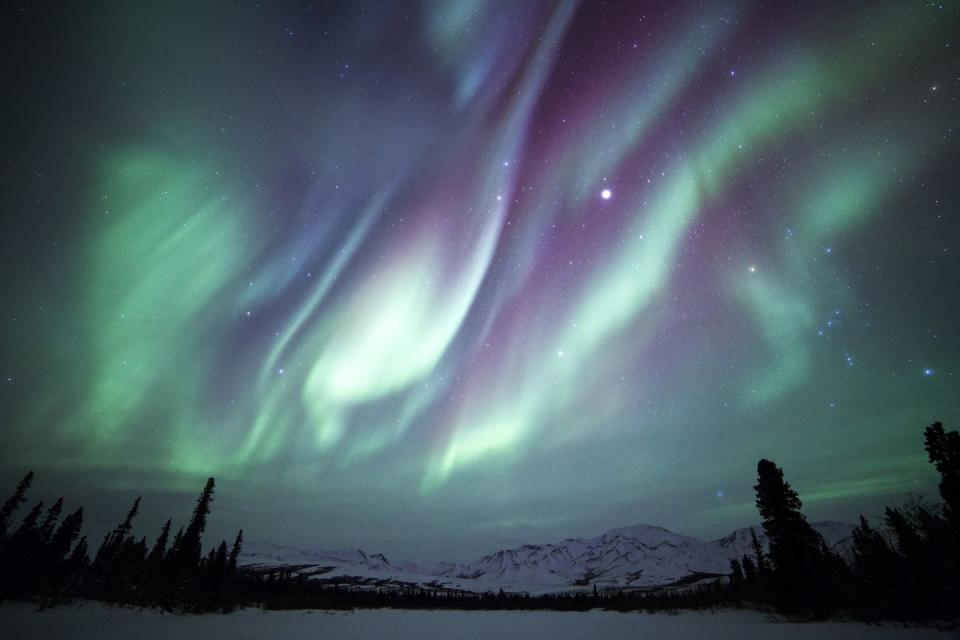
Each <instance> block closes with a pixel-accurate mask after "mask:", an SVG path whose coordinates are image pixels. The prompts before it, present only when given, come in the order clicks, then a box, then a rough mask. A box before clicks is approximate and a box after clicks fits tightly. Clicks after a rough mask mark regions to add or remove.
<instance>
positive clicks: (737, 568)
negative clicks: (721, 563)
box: [730, 558, 743, 585]
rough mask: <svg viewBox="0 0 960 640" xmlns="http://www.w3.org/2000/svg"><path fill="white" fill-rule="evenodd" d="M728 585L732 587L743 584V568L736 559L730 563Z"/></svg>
mask: <svg viewBox="0 0 960 640" xmlns="http://www.w3.org/2000/svg"><path fill="white" fill-rule="evenodd" d="M730 583H731V584H734V585H740V584H742V583H743V566H741V564H740V561H739V560H737V559H736V558H734V559H733V560H731V561H730Z"/></svg>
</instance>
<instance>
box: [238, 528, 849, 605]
mask: <svg viewBox="0 0 960 640" xmlns="http://www.w3.org/2000/svg"><path fill="white" fill-rule="evenodd" d="M811 524H812V526H813V527H814V528H815V529H816V530H817V531H818V532H819V533H820V534H821V535H823V537H824V540H825V541H826V542H827V544H828V545H829V546H830V547H832V548H834V549H837V550H838V551H841V552H843V551H845V550H846V548H847V547H848V546H849V537H850V532H851V530H852V529H853V526H854V525H852V524H848V523H843V522H831V521H824V522H814V523H811ZM751 529H752V530H753V531H754V532H755V533H756V534H757V539H758V540H759V541H760V542H761V544H763V545H764V547H766V546H767V539H766V536H765V535H764V533H763V528H762V527H761V526H759V525H753V526H751V527H743V528H740V529H736V530H734V531H732V532H731V533H729V534H728V535H726V536H723V537H722V538H718V539H716V540H702V539H700V538H694V537H691V536H685V535H682V534H678V533H675V532H673V531H670V530H669V529H664V528H663V527H658V526H654V525H644V524H638V525H632V526H628V527H619V528H616V529H610V530H609V531H606V532H604V533H602V534H600V535H598V536H593V537H589V538H567V539H565V540H563V541H560V542H553V543H542V544H524V545H521V546H518V547H512V548H505V549H499V550H497V551H495V552H493V553H491V554H488V555H486V556H483V557H482V558H480V559H479V560H477V561H475V562H469V563H451V562H391V561H390V560H389V559H388V558H387V557H386V556H384V555H383V554H380V553H377V554H368V553H366V552H364V551H363V550H361V549H331V550H322V549H318V550H302V549H294V548H290V547H283V546H280V545H273V544H268V543H256V542H254V543H250V544H249V545H248V546H247V547H246V548H245V549H244V552H243V553H242V554H241V557H240V565H241V566H243V567H245V568H247V569H248V570H251V571H263V572H267V571H272V570H275V569H277V568H280V567H286V568H287V570H288V571H289V572H291V573H292V574H295V575H296V574H302V575H304V576H305V577H307V578H309V579H314V580H322V581H324V582H328V583H335V584H352V585H357V586H361V587H368V588H386V587H411V586H419V587H426V588H432V589H451V590H463V591H496V590H499V589H503V590H504V591H526V592H530V593H548V592H556V591H569V590H577V589H587V588H593V587H596V588H598V589H610V590H619V589H651V588H664V587H668V586H669V585H672V584H679V583H689V582H691V581H695V580H697V579H700V578H707V577H715V576H720V575H725V574H728V573H729V571H730V561H731V560H732V559H734V558H738V559H739V558H740V557H742V556H743V555H744V554H748V555H751V556H752V555H753V548H752V539H751V536H750V531H751Z"/></svg>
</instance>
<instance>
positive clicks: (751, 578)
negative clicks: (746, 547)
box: [740, 554, 757, 585]
mask: <svg viewBox="0 0 960 640" xmlns="http://www.w3.org/2000/svg"><path fill="white" fill-rule="evenodd" d="M740 565H741V566H742V567H743V581H744V582H745V583H746V584H748V585H754V584H755V583H756V581H757V565H755V564H754V562H753V559H752V558H751V557H750V556H748V555H746V554H744V556H743V558H741V560H740Z"/></svg>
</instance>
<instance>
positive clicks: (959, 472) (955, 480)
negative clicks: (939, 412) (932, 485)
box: [924, 422, 960, 520]
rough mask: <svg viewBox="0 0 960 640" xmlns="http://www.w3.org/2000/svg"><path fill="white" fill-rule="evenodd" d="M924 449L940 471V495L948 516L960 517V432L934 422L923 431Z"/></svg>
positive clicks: (956, 518)
mask: <svg viewBox="0 0 960 640" xmlns="http://www.w3.org/2000/svg"><path fill="white" fill-rule="evenodd" d="M924 441H925V443H924V449H926V451H927V454H928V456H929V457H930V462H931V463H933V465H934V466H935V467H936V468H937V471H938V472H939V473H940V495H941V496H942V497H943V502H944V504H945V507H946V509H945V511H946V512H947V514H948V517H950V518H952V519H954V520H958V519H960V433H957V432H956V431H944V428H943V423H942V422H934V423H933V424H932V425H930V426H929V427H927V428H926V430H925V431H924Z"/></svg>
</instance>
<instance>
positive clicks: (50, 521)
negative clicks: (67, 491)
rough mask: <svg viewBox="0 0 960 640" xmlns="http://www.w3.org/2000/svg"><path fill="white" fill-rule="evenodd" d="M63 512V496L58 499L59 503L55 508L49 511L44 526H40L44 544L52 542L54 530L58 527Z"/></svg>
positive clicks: (57, 502)
mask: <svg viewBox="0 0 960 640" xmlns="http://www.w3.org/2000/svg"><path fill="white" fill-rule="evenodd" d="M61 511H63V496H61V497H60V498H58V499H57V501H56V502H54V503H53V506H52V507H50V509H49V510H47V515H46V517H44V519H43V524H42V525H40V530H39V537H40V540H41V541H42V542H44V543H46V542H49V541H50V538H51V536H53V531H54V528H55V527H56V526H57V520H59V519H60V512H61Z"/></svg>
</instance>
